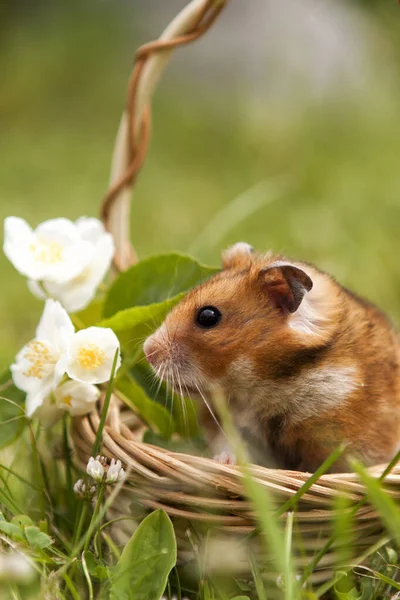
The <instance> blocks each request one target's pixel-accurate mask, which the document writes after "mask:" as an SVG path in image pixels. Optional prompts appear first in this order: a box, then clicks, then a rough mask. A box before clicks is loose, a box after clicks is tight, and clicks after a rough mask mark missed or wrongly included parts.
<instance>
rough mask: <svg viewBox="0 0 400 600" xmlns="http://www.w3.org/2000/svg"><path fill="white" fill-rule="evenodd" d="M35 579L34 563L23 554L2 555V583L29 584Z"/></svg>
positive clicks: (7, 553)
mask: <svg viewBox="0 0 400 600" xmlns="http://www.w3.org/2000/svg"><path fill="white" fill-rule="evenodd" d="M34 577H35V571H34V568H33V566H32V563H31V562H30V560H29V559H28V557H27V556H25V554H23V553H22V552H15V551H9V552H2V553H1V554H0V582H3V581H6V582H7V581H8V582H16V583H29V582H31V581H32V580H33V579H34Z"/></svg>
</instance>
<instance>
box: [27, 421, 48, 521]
mask: <svg viewBox="0 0 400 600" xmlns="http://www.w3.org/2000/svg"><path fill="white" fill-rule="evenodd" d="M28 427H29V433H30V439H31V445H32V451H33V468H34V476H35V479H36V480H37V481H38V483H39V494H38V497H39V498H38V499H39V505H40V513H41V518H42V519H43V520H44V519H45V515H46V511H45V503H44V498H45V482H44V477H43V471H42V465H41V464H40V457H39V452H38V449H37V445H36V438H35V434H34V433H33V428H32V425H31V423H28Z"/></svg>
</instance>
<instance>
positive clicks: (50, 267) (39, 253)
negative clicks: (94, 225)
mask: <svg viewBox="0 0 400 600" xmlns="http://www.w3.org/2000/svg"><path fill="white" fill-rule="evenodd" d="M3 249H4V254H5V255H6V256H7V258H8V259H9V260H10V261H11V262H12V264H13V265H14V267H15V268H16V269H17V270H18V271H19V272H20V273H22V274H23V275H26V276H27V277H29V278H30V279H33V280H34V281H46V282H54V283H57V284H63V283H65V282H67V281H70V280H71V279H73V278H74V277H77V276H78V275H79V274H80V273H82V271H83V270H84V269H85V268H86V266H87V265H88V264H89V263H90V262H91V260H92V258H93V255H94V252H95V245H94V244H93V243H91V242H90V241H89V240H88V239H84V238H83V237H82V234H81V232H80V230H79V228H78V227H77V225H76V224H74V223H72V221H69V220H68V219H51V220H49V221H44V222H43V223H41V224H40V225H39V226H38V227H37V228H36V229H35V230H32V228H31V227H30V226H29V225H28V223H27V222H26V221H24V219H20V218H18V217H7V219H6V220H5V222H4V246H3Z"/></svg>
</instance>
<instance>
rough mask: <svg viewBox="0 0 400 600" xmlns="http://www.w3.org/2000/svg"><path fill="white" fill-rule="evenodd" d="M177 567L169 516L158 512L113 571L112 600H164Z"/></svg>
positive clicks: (139, 530)
mask: <svg viewBox="0 0 400 600" xmlns="http://www.w3.org/2000/svg"><path fill="white" fill-rule="evenodd" d="M175 563H176V540H175V534H174V529H173V527H172V523H171V520H170V518H169V517H168V515H167V514H166V513H165V512H164V511H162V510H156V511H155V512H153V513H151V514H150V515H149V516H148V517H146V518H145V519H144V521H142V523H141V524H140V525H139V527H138V528H137V530H136V531H135V533H134V534H133V536H132V537H131V539H130V540H129V542H128V543H127V545H126V546H125V548H124V550H123V552H122V554H121V556H120V559H119V561H118V563H117V565H116V567H115V569H113V571H112V579H111V592H110V600H149V599H150V598H151V599H154V600H156V598H157V599H158V598H161V595H162V593H163V592H164V590H165V587H166V585H167V580H168V575H169V573H170V571H171V569H172V568H173V567H174V566H175Z"/></svg>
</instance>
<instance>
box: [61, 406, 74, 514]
mask: <svg viewBox="0 0 400 600" xmlns="http://www.w3.org/2000/svg"><path fill="white" fill-rule="evenodd" d="M63 439H64V452H65V476H66V485H67V506H68V512H69V514H70V515H71V517H72V518H73V514H74V509H75V502H74V490H73V488H72V463H71V450H70V447H69V444H68V423H67V415H66V416H65V417H64V419H63Z"/></svg>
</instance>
